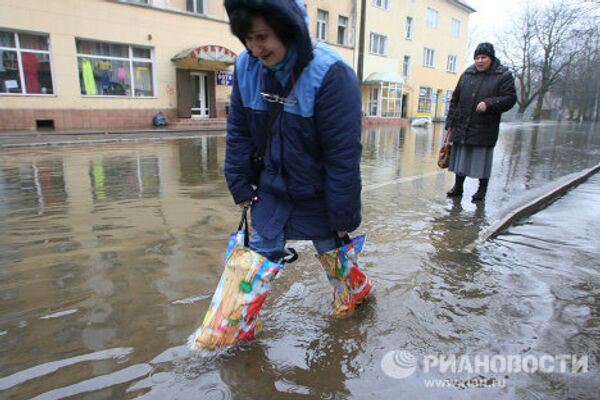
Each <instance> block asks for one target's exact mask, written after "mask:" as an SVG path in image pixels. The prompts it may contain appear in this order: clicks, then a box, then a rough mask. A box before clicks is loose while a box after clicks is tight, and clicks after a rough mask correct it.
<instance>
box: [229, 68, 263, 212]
mask: <svg viewBox="0 0 600 400" xmlns="http://www.w3.org/2000/svg"><path fill="white" fill-rule="evenodd" d="M225 143H226V145H225V168H224V169H225V179H226V180H227V186H228V187H229V192H230V193H231V196H232V197H233V200H234V201H235V203H236V204H238V203H241V202H242V201H245V200H249V199H251V198H252V197H253V196H254V189H253V188H252V186H251V185H250V179H251V176H252V169H251V168H252V167H251V164H250V158H251V156H252V154H254V152H255V149H256V148H255V146H254V142H253V141H252V137H251V135H250V131H249V129H248V122H247V120H246V114H245V112H244V106H243V104H242V99H241V97H240V90H239V87H238V82H237V70H236V72H235V73H234V77H233V88H232V90H231V98H230V104H229V115H228V116H227V137H226V141H225Z"/></svg>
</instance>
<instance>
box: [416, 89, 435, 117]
mask: <svg viewBox="0 0 600 400" xmlns="http://www.w3.org/2000/svg"><path fill="white" fill-rule="evenodd" d="M432 93H433V90H432V89H431V88H430V87H423V86H421V87H420V88H419V105H418V107H417V112H418V113H425V114H429V113H431V95H432Z"/></svg>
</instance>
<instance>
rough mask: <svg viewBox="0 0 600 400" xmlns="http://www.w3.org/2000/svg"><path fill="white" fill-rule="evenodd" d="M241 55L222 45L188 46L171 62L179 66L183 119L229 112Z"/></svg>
mask: <svg viewBox="0 0 600 400" xmlns="http://www.w3.org/2000/svg"><path fill="white" fill-rule="evenodd" d="M236 57H237V54H236V53H235V52H233V51H232V50H230V49H228V48H226V47H223V46H219V45H203V46H198V47H195V48H191V49H186V50H183V51H181V52H180V53H178V54H177V55H176V56H174V57H173V58H172V59H171V61H173V63H174V64H175V66H176V68H177V74H176V88H177V116H178V117H179V118H191V119H205V118H224V117H225V115H226V114H227V105H228V103H227V102H228V98H229V95H230V93H231V85H232V82H233V73H232V71H231V70H230V67H231V65H233V64H234V63H235V59H236Z"/></svg>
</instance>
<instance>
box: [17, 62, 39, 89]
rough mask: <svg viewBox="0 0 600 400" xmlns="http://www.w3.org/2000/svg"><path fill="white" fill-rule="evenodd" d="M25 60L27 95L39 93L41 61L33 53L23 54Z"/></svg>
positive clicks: (24, 70)
mask: <svg viewBox="0 0 600 400" xmlns="http://www.w3.org/2000/svg"><path fill="white" fill-rule="evenodd" d="M21 59H22V60H23V72H24V73H25V86H26V88H27V93H39V92H40V84H39V80H38V70H39V67H40V61H39V60H38V58H37V56H36V55H35V54H33V53H21Z"/></svg>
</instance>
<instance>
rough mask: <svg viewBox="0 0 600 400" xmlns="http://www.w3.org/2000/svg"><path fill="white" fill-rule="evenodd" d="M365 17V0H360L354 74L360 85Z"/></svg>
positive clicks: (363, 59)
mask: <svg viewBox="0 0 600 400" xmlns="http://www.w3.org/2000/svg"><path fill="white" fill-rule="evenodd" d="M366 19H367V0H360V26H359V29H360V33H359V39H358V66H357V68H356V75H357V76H358V82H359V83H360V85H362V82H363V73H364V72H363V66H364V63H365V23H366Z"/></svg>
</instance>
